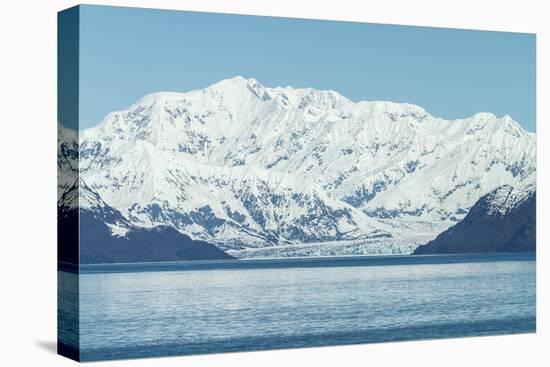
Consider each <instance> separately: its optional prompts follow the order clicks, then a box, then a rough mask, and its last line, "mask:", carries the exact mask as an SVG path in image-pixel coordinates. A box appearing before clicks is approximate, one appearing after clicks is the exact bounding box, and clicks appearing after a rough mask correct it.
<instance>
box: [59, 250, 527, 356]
mask: <svg viewBox="0 0 550 367" xmlns="http://www.w3.org/2000/svg"><path fill="white" fill-rule="evenodd" d="M237 263H239V264H238V265H237ZM241 263H242V264H241ZM212 264H213V263H201V264H185V263H183V264H182V263H171V264H164V265H161V266H159V265H158V264H145V265H120V266H118V265H117V266H101V265H98V266H88V267H83V268H82V269H81V271H82V272H83V273H81V274H80V277H79V278H78V286H79V289H80V300H79V302H77V300H78V299H77V298H76V297H75V294H74V291H72V292H71V289H73V290H74V289H75V286H74V285H75V282H76V281H77V275H76V274H73V273H69V272H64V271H60V272H59V282H60V286H61V289H62V292H61V294H60V298H59V307H60V316H59V322H60V329H61V330H60V337H61V339H63V340H66V344H67V345H69V346H71V345H73V346H74V345H75V343H76V340H77V339H78V336H79V337H80V348H81V359H82V360H95V359H112V358H130V357H143V356H157V355H175V354H195V353H212V352H225V351H242V350H260V349H271V348H290V347H305V346H320V345H330V344H354V343H367V342H382V341H397V340H409V339H426V338H442V337H459V336H472V335H494V334H507V333H525V332H534V331H535V261H534V254H517V255H516V254H502V255H459V256H414V257H413V256H408V257H406V258H404V257H398V258H378V259H372V258H355V259H336V260H334V259H332V260H326V261H323V260H308V259H305V260H270V261H257V260H256V261H253V262H246V263H244V262H242V261H240V262H233V263H231V264H230V265H227V264H228V263H226V262H222V263H214V265H212ZM78 308H79V309H80V325H79V331H78V330H77V332H73V330H71V329H72V328H75V327H76V325H77V321H76V320H77V318H76V317H75V314H76V311H77V310H78ZM63 329H64V330H63Z"/></svg>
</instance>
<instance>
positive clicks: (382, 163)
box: [58, 77, 536, 257]
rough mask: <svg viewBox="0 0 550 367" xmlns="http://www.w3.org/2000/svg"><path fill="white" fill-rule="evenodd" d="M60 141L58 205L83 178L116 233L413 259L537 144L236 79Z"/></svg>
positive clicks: (240, 250)
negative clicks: (113, 216)
mask: <svg viewBox="0 0 550 367" xmlns="http://www.w3.org/2000/svg"><path fill="white" fill-rule="evenodd" d="M58 135H59V142H58V164H59V170H60V172H61V173H60V175H59V195H58V200H61V199H62V197H61V196H62V195H63V194H64V193H66V192H67V191H68V190H70V188H71V187H73V185H74V182H75V177H78V180H81V182H82V183H83V185H80V186H82V187H86V190H87V193H90V195H97V197H98V198H100V200H101V201H102V202H103V203H105V205H106V206H107V207H109V208H112V209H113V210H116V212H117V213H118V214H119V215H120V219H119V220H114V221H113V220H111V221H110V222H109V223H108V228H109V231H110V235H111V236H114V237H126V236H127V235H128V234H129V233H131V232H132V231H130V230H129V228H132V230H136V229H144V230H147V229H152V228H159V227H161V228H170V229H173V230H175V231H177V232H178V233H180V234H182V235H185V236H188V237H189V238H190V239H192V240H195V241H206V242H208V243H210V244H214V245H215V246H216V247H217V248H219V249H221V250H223V251H225V252H226V253H229V254H231V255H232V256H236V257H257V256H260V257H262V256H309V255H315V254H317V255H319V254H320V255H323V254H329V255H348V254H401V253H402V254H404V253H411V252H413V251H414V250H415V248H416V247H418V246H419V245H421V244H423V243H426V242H428V241H430V240H432V239H434V238H435V237H436V236H437V235H438V234H440V233H442V232H444V231H445V230H447V229H448V228H449V227H452V226H454V225H455V224H457V223H458V222H460V221H461V220H462V219H464V218H465V216H466V215H467V214H468V212H469V211H470V208H471V207H472V206H473V205H474V204H475V203H476V202H478V200H479V199H480V198H481V197H483V196H484V195H486V194H487V193H489V192H492V191H493V190H495V189H497V188H499V187H503V186H505V185H506V187H513V188H518V189H522V188H527V189H529V188H532V189H533V190H534V183H535V174H536V160H535V135H534V134H533V133H531V132H528V131H525V130H524V129H522V127H521V126H520V125H519V124H518V123H517V122H515V121H514V120H513V119H511V118H510V117H509V116H503V117H497V116H495V115H493V114H491V113H478V114H476V115H474V116H472V117H469V118H465V119H456V120H444V119H441V118H438V117H434V116H431V115H430V114H429V113H428V112H426V111H425V110H424V109H422V108H421V107H418V106H415V105H411V104H405V103H392V102H376V101H375V102H365V101H360V102H354V101H352V100H350V99H348V98H346V97H344V96H342V95H340V94H339V93H337V92H335V91H325V90H316V89H312V88H292V87H277V88H268V87H265V86H263V85H262V84H260V83H259V82H258V81H256V80H255V79H246V78H243V77H235V78H231V79H226V80H222V81H220V82H218V83H215V84H213V85H211V86H208V87H206V88H204V89H200V90H194V91H190V92H187V93H174V92H160V93H154V94H151V95H147V96H145V97H143V98H142V99H141V100H139V101H137V102H136V103H135V104H133V105H131V106H129V107H128V108H126V109H124V110H121V111H116V112H112V113H110V114H109V115H107V116H106V118H105V119H104V120H103V121H102V122H101V123H100V124H99V125H97V126H96V127H93V128H90V129H86V130H82V131H78V132H76V131H74V130H69V129H66V128H64V127H62V126H60V127H59V130H58ZM81 195H88V194H86V193H84V194H81ZM80 205H81V208H82V209H84V210H89V211H91V212H93V211H96V210H97V206H93V205H91V204H89V203H87V202H85V201H83V202H81V203H80Z"/></svg>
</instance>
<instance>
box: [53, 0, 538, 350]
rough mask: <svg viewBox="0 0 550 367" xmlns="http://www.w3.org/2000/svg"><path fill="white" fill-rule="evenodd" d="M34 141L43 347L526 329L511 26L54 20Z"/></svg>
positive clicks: (526, 122) (529, 168)
mask: <svg viewBox="0 0 550 367" xmlns="http://www.w3.org/2000/svg"><path fill="white" fill-rule="evenodd" d="M57 129H58V130H57V131H58V145H57V146H58V152H57V157H58V196H57V198H58V352H59V354H61V355H63V356H66V357H69V358H72V359H75V360H79V361H93V360H104V359H121V358H138V357H153V356H169V355H188V354H205V353H223V352H235V351H257V350H265V349H282V348H299V347H318V346H326V345H348V344H364V343H378V342H390V341H403V340H418V339H435V338H456V337H470V336H479V335H500V334H518V333H533V332H535V330H536V312H535V311H536V309H535V308H536V307H535V305H536V297H535V294H536V292H535V291H536V284H535V265H536V261H535V248H536V238H535V237H536V154H535V153H536V135H535V131H536V121H535V35H533V34H521V33H507V32H488V31H476V30H460V29H443V28H429V27H413V26H399V25H382V24H369V23H356V22H342V21H330V20H311V19H290V18H277V17H263V16H249V15H246V16H245V15H231V14H215V13H201V12H186V11H168V10H154V9H138V8H123V7H105V6H88V5H85V6H77V7H73V8H70V9H67V10H64V11H61V12H60V13H59V15H58V126H57ZM479 342H480V343H483V340H482V339H480V341H479Z"/></svg>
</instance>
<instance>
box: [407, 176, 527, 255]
mask: <svg viewBox="0 0 550 367" xmlns="http://www.w3.org/2000/svg"><path fill="white" fill-rule="evenodd" d="M535 248H536V188H535V185H534V184H530V185H527V186H525V187H520V188H514V187H512V186H509V185H503V186H500V187H498V188H496V189H494V190H493V191H491V192H489V193H488V194H487V195H484V196H482V197H481V198H480V199H479V200H478V201H477V202H476V203H475V204H474V205H473V206H472V208H471V209H470V211H469V212H468V214H467V215H466V217H465V218H464V219H463V220H462V221H461V222H459V223H457V224H456V225H454V226H453V227H451V228H449V229H447V230H446V231H444V232H443V233H441V234H439V235H438V236H437V237H436V238H435V239H434V240H433V241H430V242H429V243H427V244H426V245H423V246H420V247H418V248H417V249H416V250H415V254H431V253H464V252H470V253H471V252H478V253H479V252H516V251H535Z"/></svg>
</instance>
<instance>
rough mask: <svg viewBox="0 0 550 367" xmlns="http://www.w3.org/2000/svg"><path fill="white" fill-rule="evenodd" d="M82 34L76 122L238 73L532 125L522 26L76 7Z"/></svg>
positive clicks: (530, 58) (529, 51)
mask: <svg viewBox="0 0 550 367" xmlns="http://www.w3.org/2000/svg"><path fill="white" fill-rule="evenodd" d="M80 41H81V43H80V127H81V128H86V127H91V126H94V125H96V124H98V123H99V122H100V121H101V120H102V119H103V118H104V117H105V115H106V114H107V113H109V112H111V111H115V110H120V109H122V108H125V107H127V106H128V105H130V104H132V103H133V102H135V101H137V100H138V99H139V98H141V97H142V96H144V95H145V94H148V93H153V92H158V91H180V92H185V91H189V90H192V89H197V88H203V87H205V86H207V85H209V84H212V83H214V82H216V81H218V80H221V79H225V78H230V77H233V76H236V75H242V76H244V77H247V78H250V77H254V78H256V79H257V80H258V81H259V82H260V83H262V84H264V85H265V86H269V87H275V86H286V85H290V86H293V87H313V88H318V89H332V90H336V91H338V92H340V93H341V94H343V95H344V96H346V97H348V98H350V99H352V100H355V101H358V100H389V101H395V102H408V103H414V104H417V105H419V106H421V107H423V108H425V109H426V110H427V111H428V112H429V113H431V114H432V115H434V116H438V117H443V118H448V119H452V118H462V117H468V116H471V115H473V114H474V113H476V112H493V113H495V114H496V115H499V116H502V115H505V114H508V115H510V116H511V117H512V118H513V119H515V120H516V121H518V122H519V123H521V124H522V126H524V127H525V128H526V129H528V130H530V131H535V36H534V35H530V34H518V33H505V32H482V31H465V30H455V29H441V28H424V27H407V26H394V25H378V24H365V23H351V22H335V21H317V20H303V19H288V18H272V17H253V16H239V15H224V14H212V13H192V12H181V11H164V10H150V9H135V8H120V7H102V6H82V7H81V9H80Z"/></svg>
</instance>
